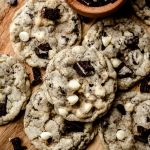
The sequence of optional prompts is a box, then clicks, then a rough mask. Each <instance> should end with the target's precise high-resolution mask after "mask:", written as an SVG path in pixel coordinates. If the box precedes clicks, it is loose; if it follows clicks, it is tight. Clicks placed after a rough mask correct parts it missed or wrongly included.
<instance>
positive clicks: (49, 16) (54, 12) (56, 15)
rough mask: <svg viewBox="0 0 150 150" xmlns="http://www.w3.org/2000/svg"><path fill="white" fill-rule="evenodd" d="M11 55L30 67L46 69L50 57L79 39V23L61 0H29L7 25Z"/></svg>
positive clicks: (75, 15) (63, 0) (73, 13)
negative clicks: (13, 54)
mask: <svg viewBox="0 0 150 150" xmlns="http://www.w3.org/2000/svg"><path fill="white" fill-rule="evenodd" d="M10 39H11V43H12V46H13V48H14V51H15V53H16V54H17V55H18V57H19V58H20V59H21V60H24V61H25V62H26V63H28V64H29V65H30V66H32V67H37V66H38V67H46V66H47V64H48V62H49V60H50V59H51V58H52V57H53V55H54V54H55V53H56V52H58V51H60V50H62V49H63V48H66V47H70V46H73V45H76V44H78V43H79V42H80V40H81V23H80V20H79V18H78V16H77V14H76V13H75V12H73V10H72V9H71V8H70V7H69V6H68V5H67V4H66V2H65V0H50V1H49V0H42V1H41V0H29V1H27V2H26V3H25V5H24V6H23V7H22V8H21V9H20V10H19V11H18V12H17V13H16V14H15V16H14V18H13V20H12V24H11V26H10Z"/></svg>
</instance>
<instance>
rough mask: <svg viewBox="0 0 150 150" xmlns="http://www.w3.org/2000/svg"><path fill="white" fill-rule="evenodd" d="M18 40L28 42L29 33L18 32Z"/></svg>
mask: <svg viewBox="0 0 150 150" xmlns="http://www.w3.org/2000/svg"><path fill="white" fill-rule="evenodd" d="M19 38H20V40H21V41H23V42H27V41H29V38H30V37H29V33H28V32H25V31H23V32H20V34H19Z"/></svg>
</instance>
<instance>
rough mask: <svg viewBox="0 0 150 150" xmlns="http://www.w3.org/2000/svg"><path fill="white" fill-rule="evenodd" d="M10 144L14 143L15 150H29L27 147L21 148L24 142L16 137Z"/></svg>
mask: <svg viewBox="0 0 150 150" xmlns="http://www.w3.org/2000/svg"><path fill="white" fill-rule="evenodd" d="M10 142H11V143H12V145H13V148H14V150H26V149H27V147H26V146H21V143H22V141H21V139H20V138H19V137H15V138H13V139H11V140H10Z"/></svg>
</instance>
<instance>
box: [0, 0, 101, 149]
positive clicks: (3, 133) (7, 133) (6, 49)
mask: <svg viewBox="0 0 150 150" xmlns="http://www.w3.org/2000/svg"><path fill="white" fill-rule="evenodd" d="M4 1H6V0H0V53H5V54H10V55H15V54H14V51H13V49H12V46H11V43H10V40H9V25H10V23H11V20H12V17H13V15H14V13H15V12H16V10H17V9H19V8H20V7H21V5H23V3H24V0H19V4H18V5H17V7H10V6H9V5H7V4H6V3H4ZM87 28H89V25H87V26H86V27H84V32H85V30H87ZM26 69H27V72H28V73H29V75H30V78H32V75H31V74H30V71H31V68H30V67H28V66H27V65H26ZM23 116H24V113H21V114H20V116H19V117H17V118H16V120H15V121H13V122H12V123H10V124H8V125H4V126H0V150H13V147H12V145H11V143H10V142H9V138H14V137H20V138H21V139H22V140H23V145H25V146H27V148H28V150H35V148H34V146H33V145H31V143H30V141H29V140H28V138H27V136H26V135H25V133H24V129H23ZM88 150H102V147H101V144H100V141H99V138H98V136H97V137H96V138H95V140H94V141H93V142H92V144H91V145H90V146H89V148H88Z"/></svg>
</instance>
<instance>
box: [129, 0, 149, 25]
mask: <svg viewBox="0 0 150 150" xmlns="http://www.w3.org/2000/svg"><path fill="white" fill-rule="evenodd" d="M131 2H132V6H133V9H134V10H135V13H136V15H137V16H138V17H139V18H141V19H142V20H143V21H144V22H145V23H146V24H147V25H150V0H132V1H131Z"/></svg>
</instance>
